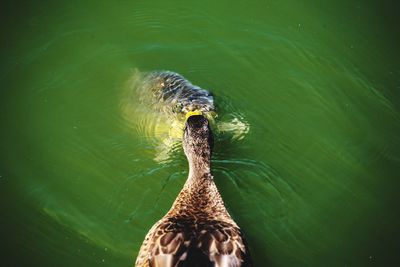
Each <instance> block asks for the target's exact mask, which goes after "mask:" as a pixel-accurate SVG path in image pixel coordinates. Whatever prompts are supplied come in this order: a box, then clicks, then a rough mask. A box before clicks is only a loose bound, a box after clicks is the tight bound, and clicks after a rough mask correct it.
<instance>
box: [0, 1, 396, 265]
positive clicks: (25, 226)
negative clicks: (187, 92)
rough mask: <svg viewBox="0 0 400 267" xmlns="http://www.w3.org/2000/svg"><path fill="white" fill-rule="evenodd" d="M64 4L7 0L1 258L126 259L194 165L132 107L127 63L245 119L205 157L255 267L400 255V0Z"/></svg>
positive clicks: (391, 260) (56, 261) (373, 261)
mask: <svg viewBox="0 0 400 267" xmlns="http://www.w3.org/2000/svg"><path fill="white" fill-rule="evenodd" d="M56 2H60V1H52V2H51V1H46V2H39V1H36V2H35V1H28V2H19V3H18V2H8V3H6V2H4V3H3V4H2V8H1V9H0V15H1V26H0V28H1V61H0V86H1V91H0V118H1V121H0V122H1V126H2V130H1V133H0V137H1V138H0V162H1V164H0V190H1V191H0V203H1V204H0V212H1V216H0V227H1V230H0V231H1V232H0V233H1V241H2V242H1V259H0V260H1V264H0V265H1V266H132V265H133V263H134V259H135V257H136V254H137V252H138V249H139V246H140V245H141V242H142V241H143V239H144V235H145V234H146V232H147V231H148V229H149V228H150V226H151V225H152V224H153V223H154V222H156V221H157V220H158V219H159V218H160V217H161V216H163V214H164V213H165V212H166V211H167V210H168V209H169V207H170V205H171V203H172V201H173V200H174V198H175V197H176V195H177V193H178V192H179V190H180V188H181V186H182V185H183V183H184V182H185V179H186V176H187V174H188V167H187V163H186V160H185V157H184V155H183V152H182V150H181V149H175V150H174V151H173V153H172V155H170V159H169V160H168V161H164V162H159V161H156V160H154V159H155V155H156V154H157V146H158V144H157V138H154V136H152V133H153V132H152V129H150V130H149V129H148V128H146V127H147V125H142V124H140V122H142V119H141V118H140V117H138V116H136V117H135V116H126V114H124V109H123V108H122V107H123V106H122V105H121V103H123V101H124V99H123V98H124V96H125V95H126V94H125V93H124V90H126V88H127V83H129V81H130V79H131V78H132V75H133V72H134V69H139V70H141V71H150V70H157V69H166V70H172V71H176V72H178V73H180V74H182V75H184V76H185V77H186V78H187V79H189V80H190V81H191V82H193V83H194V84H196V85H199V86H201V87H203V88H207V89H210V90H211V91H212V92H213V93H214V94H215V96H216V97H215V102H216V104H217V106H218V108H219V118H220V120H224V119H229V118H230V116H232V114H236V115H235V116H240V118H241V119H242V120H243V121H246V123H247V124H248V126H249V129H248V130H249V131H248V133H247V134H246V135H245V136H244V138H243V139H241V140H232V139H231V138H230V137H229V136H223V135H221V136H219V137H217V138H218V140H219V142H216V144H215V153H214V158H213V170H214V176H215V180H216V183H217V185H218V187H219V188H220V191H221V194H222V196H223V198H224V200H225V202H226V205H227V207H228V209H229V210H230V212H231V214H232V216H233V217H234V219H235V220H236V221H237V222H238V224H239V225H240V226H241V227H242V229H243V231H244V233H245V234H246V237H247V239H248V243H249V245H250V249H251V253H252V256H253V259H254V263H255V266H369V265H374V266H393V265H396V263H397V265H398V264H400V262H399V261H400V260H399V258H398V250H399V238H400V231H399V222H400V220H399V219H400V210H399V203H400V202H399V197H398V192H397V191H398V186H399V178H400V116H399V108H400V106H399V105H400V98H399V97H400V94H399V92H400V63H399V62H400V57H399V54H398V52H397V51H398V47H399V45H400V37H399V36H400V34H399V30H398V25H399V24H398V19H397V14H398V12H397V10H398V9H397V8H396V7H395V6H392V5H391V1H385V2H378V1H367V2H366V1H356V0H350V1H341V0H340V1H330V2H328V1H316V0H314V1H312V0H308V1H287V0H284V1H247V2H245V1H234V2H233V1H191V2H189V1H115V2H111V1H64V3H56ZM83 2H85V3H83ZM137 125H141V128H140V129H139V128H138V127H137ZM143 129H145V130H143ZM158 141H159V140H158Z"/></svg>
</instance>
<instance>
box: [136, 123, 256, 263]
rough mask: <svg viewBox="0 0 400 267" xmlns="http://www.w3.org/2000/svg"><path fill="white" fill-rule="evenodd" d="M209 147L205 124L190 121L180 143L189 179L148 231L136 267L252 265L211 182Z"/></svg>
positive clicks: (207, 129)
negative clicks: (187, 162)
mask: <svg viewBox="0 0 400 267" xmlns="http://www.w3.org/2000/svg"><path fill="white" fill-rule="evenodd" d="M211 146H212V134H211V130H210V128H209V125H208V121H207V119H206V118H204V117H203V116H192V117H190V118H189V119H188V121H187V122H186V126H185V132H184V138H183V147H184V151H185V154H186V156H187V158H188V161H189V177H188V179H187V181H186V183H185V185H184V186H183V189H182V190H181V192H180V193H179V194H178V196H177V198H176V200H175V202H174V203H173V205H172V207H171V209H170V210H169V212H168V213H167V214H166V215H165V216H164V217H163V218H162V219H161V220H159V221H158V222H157V223H156V224H154V226H153V227H152V228H151V229H150V231H149V232H148V234H147V236H146V238H145V240H144V242H143V244H142V246H141V248H140V251H139V254H138V257H137V260H136V266H137V267H156V266H157V267H182V266H192V267H194V266H202V267H203V266H213V267H239V266H240V267H242V266H243V267H244V266H251V262H250V257H249V251H248V247H247V245H246V243H245V241H244V238H243V236H242V233H241V230H240V228H239V227H238V226H237V224H236V223H235V222H234V221H233V219H232V218H231V216H230V215H229V213H228V211H227V210H226V208H225V205H224V202H223V200H222V197H221V195H220V193H219V192H218V189H217V186H216V185H215V183H214V179H213V176H212V174H211V171H210V158H211Z"/></svg>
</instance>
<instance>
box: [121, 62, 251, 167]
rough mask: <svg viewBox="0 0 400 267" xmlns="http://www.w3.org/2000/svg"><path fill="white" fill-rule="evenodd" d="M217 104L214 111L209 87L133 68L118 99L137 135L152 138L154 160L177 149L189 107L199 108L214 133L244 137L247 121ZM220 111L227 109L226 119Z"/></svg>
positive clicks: (165, 73) (166, 73)
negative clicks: (154, 149) (222, 119)
mask: <svg viewBox="0 0 400 267" xmlns="http://www.w3.org/2000/svg"><path fill="white" fill-rule="evenodd" d="M218 107H219V109H220V110H218V111H217V110H216V108H215V106H214V97H213V95H212V94H211V93H210V92H209V91H206V90H204V89H201V88H200V87H198V86H195V85H192V84H191V83H190V82H189V81H187V80H186V79H184V78H183V77H182V76H181V75H179V74H177V73H174V72H170V71H154V72H148V73H142V72H140V71H139V70H137V69H136V70H135V71H134V73H133V74H132V77H131V78H130V79H129V81H128V82H127V84H126V88H125V92H124V93H123V96H122V99H121V110H122V114H123V116H124V118H125V120H126V121H127V123H128V124H129V125H131V127H133V129H135V130H136V131H137V132H138V134H139V135H140V136H145V137H146V138H148V139H149V140H151V141H153V142H154V145H155V146H156V155H155V158H154V159H155V160H156V161H157V162H166V161H169V159H170V156H171V153H172V152H173V151H176V150H179V149H180V146H181V143H180V142H181V138H182V134H183V127H184V121H185V114H186V113H187V112H189V111H194V110H199V111H201V112H202V114H203V115H204V116H205V117H207V118H208V120H209V121H210V122H211V126H212V128H213V131H214V133H216V134H217V135H221V136H225V138H227V137H228V136H229V137H230V138H231V139H232V140H240V139H242V138H244V136H245V135H246V134H247V133H248V132H249V124H248V123H247V122H246V120H245V119H244V117H243V115H241V114H240V113H239V112H237V111H234V110H233V109H230V110H229V109H227V108H229V107H226V106H223V105H218ZM220 112H221V113H228V112H229V114H227V115H226V116H225V117H226V118H227V119H226V120H224V121H220V120H219V119H218V114H219V113H220Z"/></svg>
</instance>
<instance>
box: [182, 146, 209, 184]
mask: <svg viewBox="0 0 400 267" xmlns="http://www.w3.org/2000/svg"><path fill="white" fill-rule="evenodd" d="M210 154H211V153H210V151H205V152H203V153H196V154H194V153H192V154H190V155H187V159H188V162H189V177H188V183H189V184H190V185H193V184H198V182H201V181H204V179H206V180H209V179H212V176H211V159H210Z"/></svg>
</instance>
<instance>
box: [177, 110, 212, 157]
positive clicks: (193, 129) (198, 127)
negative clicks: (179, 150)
mask: <svg viewBox="0 0 400 267" xmlns="http://www.w3.org/2000/svg"><path fill="white" fill-rule="evenodd" d="M212 146H213V136H212V132H211V129H210V123H209V122H208V120H207V119H206V118H205V117H204V116H202V115H194V116H190V117H189V118H188V119H187V121H186V123H185V129H184V132H183V150H184V151H185V154H186V157H187V158H188V159H189V161H191V160H192V159H196V158H201V159H203V160H207V161H208V160H210V158H211V149H212Z"/></svg>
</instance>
